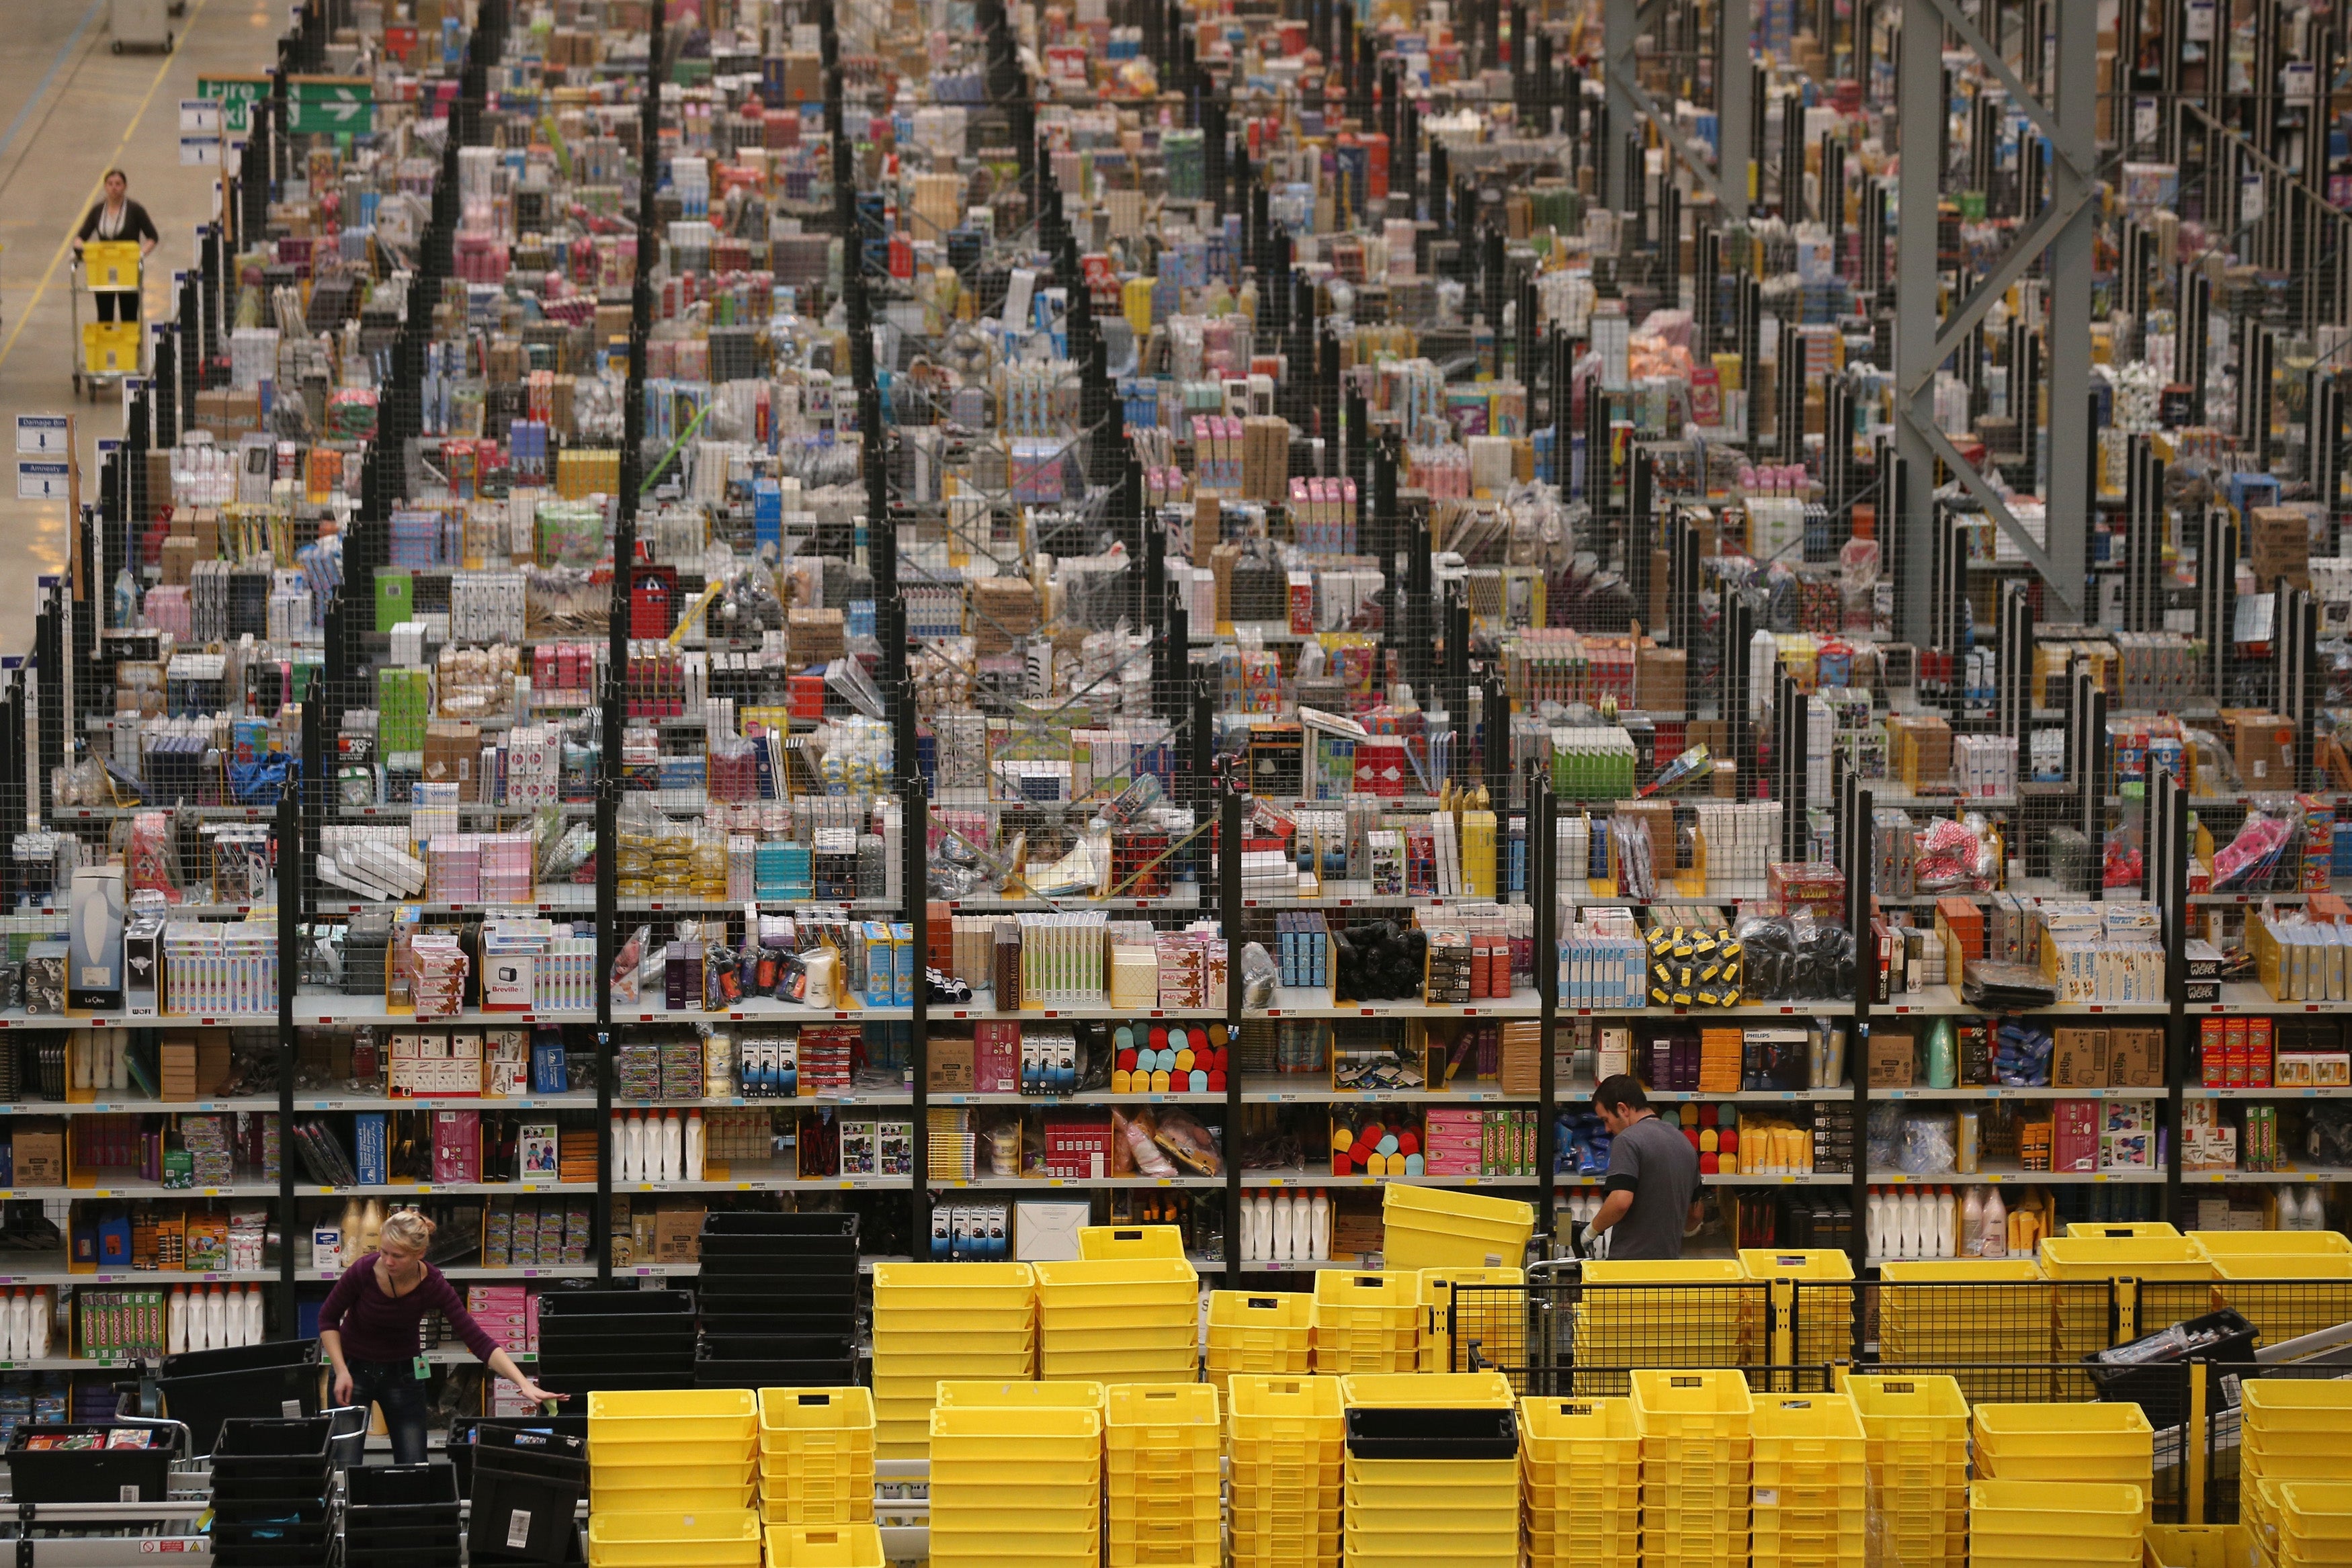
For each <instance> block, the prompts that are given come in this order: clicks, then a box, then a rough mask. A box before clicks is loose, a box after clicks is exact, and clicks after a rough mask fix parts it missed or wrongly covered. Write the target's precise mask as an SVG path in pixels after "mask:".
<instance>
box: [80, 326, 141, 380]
mask: <svg viewBox="0 0 2352 1568" xmlns="http://www.w3.org/2000/svg"><path fill="white" fill-rule="evenodd" d="M81 368H82V371H83V373H84V374H86V375H93V376H121V375H135V374H137V373H138V371H139V323H138V322H136V321H85V322H83V323H82V324H81Z"/></svg>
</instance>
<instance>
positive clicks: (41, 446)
mask: <svg viewBox="0 0 2352 1568" xmlns="http://www.w3.org/2000/svg"><path fill="white" fill-rule="evenodd" d="M16 450H17V452H19V453H20V454H27V455H34V456H38V455H41V454H43V453H48V452H58V453H64V452H70V451H71V450H73V423H72V421H71V420H70V418H68V416H67V415H65V414H62V413H20V414H18V415H17V416H16Z"/></svg>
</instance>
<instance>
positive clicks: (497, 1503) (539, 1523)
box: [466, 1416, 588, 1563]
mask: <svg viewBox="0 0 2352 1568" xmlns="http://www.w3.org/2000/svg"><path fill="white" fill-rule="evenodd" d="M587 1495H588V1439H587V1438H585V1437H578V1436H575V1435H574V1434H572V1433H570V1432H559V1431H555V1430H552V1429H551V1428H550V1427H549V1426H548V1425H547V1423H545V1422H544V1421H537V1420H533V1419H531V1418H530V1417H527V1416H526V1417H524V1418H522V1419H520V1420H514V1421H485V1422H483V1423H482V1424H481V1425H480V1426H478V1427H475V1428H474V1481H473V1504H472V1508H471V1510H470V1511H469V1512H468V1514H467V1520H466V1549H467V1558H468V1559H469V1560H470V1561H471V1562H473V1563H575V1562H578V1561H579V1553H580V1531H579V1528H578V1526H577V1524H576V1523H575V1522H574V1521H573V1518H572V1516H573V1514H574V1512H575V1511H577V1510H578V1509H579V1506H580V1500H581V1499H582V1498H584V1497H586V1496H587Z"/></svg>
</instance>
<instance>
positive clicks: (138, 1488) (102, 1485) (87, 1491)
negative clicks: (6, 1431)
mask: <svg viewBox="0 0 2352 1568" xmlns="http://www.w3.org/2000/svg"><path fill="white" fill-rule="evenodd" d="M138 1429H139V1428H129V1427H72V1426H58V1427H35V1426H32V1425H29V1424H27V1425H26V1426H22V1427H17V1428H16V1436H15V1437H13V1438H11V1439H10V1440H9V1444H8V1482H9V1491H10V1493H11V1495H12V1496H13V1497H14V1498H15V1500H16V1501H18V1502H161V1501H163V1499H164V1497H165V1496H166V1495H167V1494H168V1493H169V1491H170V1490H171V1474H172V1461H173V1459H175V1458H179V1457H180V1434H179V1433H178V1432H176V1431H174V1430H173V1429H172V1428H171V1427H149V1428H146V1430H147V1432H148V1433H149V1437H148V1441H149V1444H150V1447H147V1448H28V1447H27V1446H26V1445H27V1444H28V1443H29V1442H30V1441H31V1440H32V1439H34V1438H36V1437H74V1436H78V1435H81V1434H86V1433H97V1434H99V1435H100V1438H101V1440H103V1437H104V1435H105V1434H106V1433H108V1432H112V1431H122V1430H138Z"/></svg>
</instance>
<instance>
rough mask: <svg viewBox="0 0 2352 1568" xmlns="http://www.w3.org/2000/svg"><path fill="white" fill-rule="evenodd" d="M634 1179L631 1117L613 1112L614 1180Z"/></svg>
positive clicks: (618, 1181)
mask: <svg viewBox="0 0 2352 1568" xmlns="http://www.w3.org/2000/svg"><path fill="white" fill-rule="evenodd" d="M631 1179H633V1178H632V1177H631V1176H630V1175H629V1119H628V1117H627V1116H625V1115H624V1114H622V1113H620V1112H618V1111H615V1112H614V1113H613V1180H614V1183H615V1184H618V1183H621V1182H625V1181H629V1180H631Z"/></svg>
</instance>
